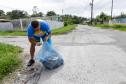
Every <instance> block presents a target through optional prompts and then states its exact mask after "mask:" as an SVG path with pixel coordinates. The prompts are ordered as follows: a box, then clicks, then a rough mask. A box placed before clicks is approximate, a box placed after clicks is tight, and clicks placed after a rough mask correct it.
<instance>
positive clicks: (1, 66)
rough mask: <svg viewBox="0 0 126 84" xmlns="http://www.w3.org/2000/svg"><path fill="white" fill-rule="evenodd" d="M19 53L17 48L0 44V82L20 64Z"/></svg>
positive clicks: (19, 49) (19, 50)
mask: <svg viewBox="0 0 126 84" xmlns="http://www.w3.org/2000/svg"><path fill="white" fill-rule="evenodd" d="M20 52H22V50H21V48H19V47H15V46H11V45H7V44H2V43H0V80H1V79H3V77H4V76H6V75H7V74H9V73H11V72H13V71H14V70H15V69H16V68H17V67H18V66H19V65H20V64H21V60H20V59H19V58H18V56H19V53H20Z"/></svg>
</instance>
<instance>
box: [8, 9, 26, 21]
mask: <svg viewBox="0 0 126 84" xmlns="http://www.w3.org/2000/svg"><path fill="white" fill-rule="evenodd" d="M7 16H8V17H9V18H10V19H19V18H26V17H28V13H27V12H26V11H21V10H12V11H11V12H7Z"/></svg>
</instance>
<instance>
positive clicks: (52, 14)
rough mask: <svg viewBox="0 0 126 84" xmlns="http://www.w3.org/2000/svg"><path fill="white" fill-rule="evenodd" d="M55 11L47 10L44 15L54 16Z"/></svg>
mask: <svg viewBox="0 0 126 84" xmlns="http://www.w3.org/2000/svg"><path fill="white" fill-rule="evenodd" d="M55 15H56V13H55V12H54V11H48V12H47V14H46V16H55Z"/></svg>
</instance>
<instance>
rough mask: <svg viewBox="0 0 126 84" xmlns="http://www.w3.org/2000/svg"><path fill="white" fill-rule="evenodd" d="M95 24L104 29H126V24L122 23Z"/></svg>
mask: <svg viewBox="0 0 126 84" xmlns="http://www.w3.org/2000/svg"><path fill="white" fill-rule="evenodd" d="M95 26H96V27H98V28H104V29H114V30H120V31H126V25H123V24H113V25H107V24H98V25H95Z"/></svg>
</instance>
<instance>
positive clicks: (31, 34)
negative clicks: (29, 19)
mask: <svg viewBox="0 0 126 84" xmlns="http://www.w3.org/2000/svg"><path fill="white" fill-rule="evenodd" d="M39 24H40V31H35V30H34V28H33V27H32V26H31V24H29V26H28V28H27V35H28V37H29V38H30V37H41V38H42V39H44V38H45V36H47V35H49V34H50V33H51V29H50V26H49V25H48V23H47V22H45V21H42V20H40V21H39ZM40 32H41V33H42V34H43V35H38V33H40Z"/></svg>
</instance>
